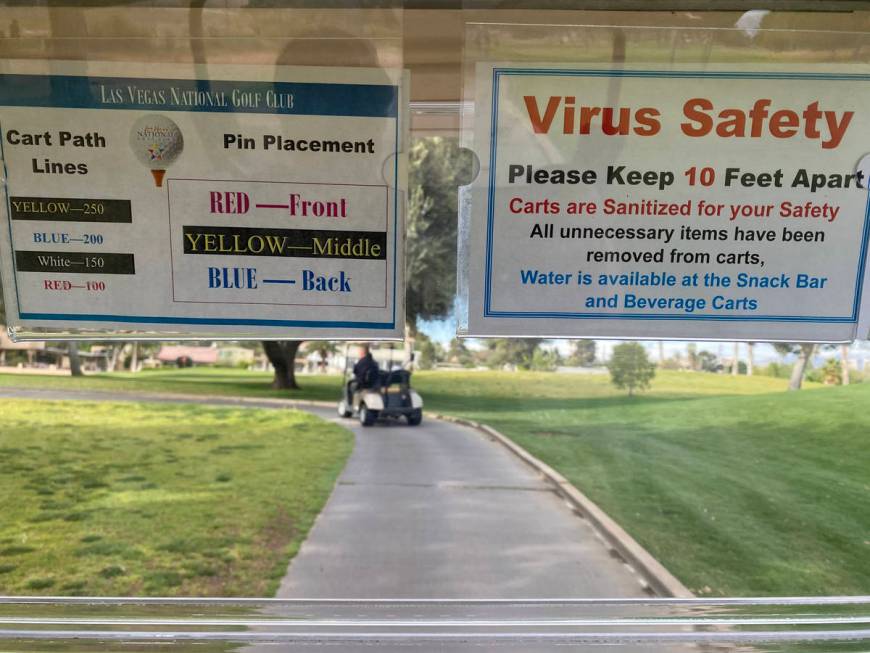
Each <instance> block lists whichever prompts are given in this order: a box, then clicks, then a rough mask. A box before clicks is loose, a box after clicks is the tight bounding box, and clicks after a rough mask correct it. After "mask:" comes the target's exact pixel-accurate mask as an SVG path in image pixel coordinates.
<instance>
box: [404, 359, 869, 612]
mask: <svg viewBox="0 0 870 653" xmlns="http://www.w3.org/2000/svg"><path fill="white" fill-rule="evenodd" d="M451 377H452V378H451ZM420 385H423V384H420ZM425 385H427V386H429V392H428V393H425V392H424V396H425V397H426V398H427V399H428V400H430V403H429V405H430V406H432V405H433V404H436V405H437V407H438V408H439V409H440V410H443V411H444V412H448V413H453V414H461V415H465V416H467V417H470V418H472V419H476V420H480V421H483V422H486V423H488V424H491V425H492V426H494V427H495V428H497V429H499V430H501V431H502V432H504V433H505V434H507V435H509V436H510V437H512V438H513V439H514V440H516V441H517V442H518V443H520V444H521V445H522V446H523V447H525V448H526V449H528V450H529V451H530V452H531V453H533V454H534V455H536V456H538V457H539V458H541V459H542V460H544V461H545V462H547V463H548V464H550V465H552V466H553V467H554V468H556V469H557V470H559V471H560V472H561V473H562V474H564V475H565V476H566V477H567V478H568V479H569V480H571V482H572V483H574V484H575V485H576V486H577V487H578V488H580V489H581V490H583V491H584V492H585V493H587V495H588V496H589V497H590V498H591V499H593V500H594V501H595V502H597V503H598V504H599V505H600V506H601V507H602V508H604V510H605V511H606V512H608V513H609V514H610V515H611V516H612V517H614V518H615V519H616V520H617V521H618V522H619V523H620V524H621V525H622V526H624V527H625V528H626V530H628V531H629V532H630V533H631V534H632V535H633V536H634V537H635V538H636V539H638V540H639V541H640V542H641V544H643V545H644V546H645V547H647V548H648V549H649V550H650V551H651V552H652V553H653V555H655V556H656V557H657V558H658V559H659V560H660V561H661V562H663V563H664V565H665V566H666V567H667V568H668V569H670V570H671V571H672V572H673V573H674V574H676V575H677V577H679V578H680V579H681V580H682V581H683V582H684V583H686V585H687V586H688V587H689V588H690V589H692V590H693V591H695V592H696V593H698V594H704V595H723V596H726V595H808V594H870V411H868V410H867V406H868V405H870V384H863V385H854V386H850V387H845V388H843V387H816V388H809V389H804V390H802V391H800V392H797V393H788V392H785V391H784V390H785V382H783V381H780V380H776V379H770V378H765V377H753V378H746V377H737V378H732V377H729V376H723V375H713V374H703V373H694V374H693V373H677V372H660V373H659V374H658V376H657V377H656V379H655V380H654V381H653V389H652V391H650V392H648V393H645V394H643V395H641V396H636V397H632V398H629V397H627V396H625V394H624V393H617V392H616V391H614V390H613V389H612V388H611V387H610V386H609V385H608V382H607V377H606V376H599V377H591V376H584V377H578V376H573V377H572V376H570V375H553V374H532V373H528V374H514V375H505V374H490V373H483V374H481V375H479V376H477V375H468V378H467V379H466V378H465V377H459V376H454V375H452V374H445V375H438V376H436V375H432V377H431V378H430V377H427V378H426V384H425Z"/></svg>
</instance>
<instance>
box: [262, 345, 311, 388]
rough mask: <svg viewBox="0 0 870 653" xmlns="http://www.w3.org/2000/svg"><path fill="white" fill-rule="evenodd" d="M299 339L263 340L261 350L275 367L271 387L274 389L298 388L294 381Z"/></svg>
mask: <svg viewBox="0 0 870 653" xmlns="http://www.w3.org/2000/svg"><path fill="white" fill-rule="evenodd" d="M301 344H302V341H301V340H264V341H263V351H264V352H265V354H266V358H268V359H269V362H270V363H272V367H273V368H274V369H275V377H274V378H273V379H272V387H273V388H275V389H276V390H298V389H299V385H298V384H297V383H296V352H298V351H299V346H300V345H301Z"/></svg>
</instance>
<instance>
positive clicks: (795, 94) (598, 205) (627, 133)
mask: <svg viewBox="0 0 870 653" xmlns="http://www.w3.org/2000/svg"><path fill="white" fill-rule="evenodd" d="M477 75H478V88H477V95H476V108H475V123H474V125H475V128H474V147H475V150H476V151H477V153H478V155H479V156H480V157H481V164H482V165H481V170H482V172H481V175H480V176H479V177H478V180H477V182H476V185H475V186H474V188H473V189H472V202H471V216H470V218H471V229H470V245H469V249H468V251H469V252H470V256H469V261H468V292H469V295H468V297H469V303H468V309H469V310H468V332H467V335H474V336H499V335H528V336H553V337H559V336H562V337H565V336H567V337H572V336H574V337H615V338H652V339H663V338H702V339H738V340H788V341H845V340H852V339H854V337H855V331H856V327H857V324H858V320H859V317H860V308H861V298H862V290H863V286H864V277H865V261H866V257H867V244H868V234H870V203H868V192H867V189H866V186H867V181H868V180H867V179H866V177H865V174H864V172H863V171H862V170H860V169H859V168H857V167H856V166H857V164H858V161H859V160H860V159H861V158H862V157H863V156H864V155H865V154H867V153H868V151H870V141H868V140H867V139H866V136H865V135H866V134H867V133H870V111H867V110H866V107H867V106H870V74H864V73H861V72H856V71H848V72H844V71H842V70H837V71H834V70H830V69H825V70H822V69H809V70H803V71H801V72H795V71H793V70H789V71H780V70H773V69H760V68H758V67H752V68H750V67H747V66H732V67H728V68H721V69H705V70H703V71H700V70H689V69H679V70H655V69H652V68H649V69H617V70H611V69H594V68H591V69H579V70H578V69H569V68H562V67H556V66H554V67H543V68H542V67H522V66H511V65H504V66H497V65H488V66H485V65H481V66H479V67H478V70H477Z"/></svg>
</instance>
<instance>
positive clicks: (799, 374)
mask: <svg viewBox="0 0 870 653" xmlns="http://www.w3.org/2000/svg"><path fill="white" fill-rule="evenodd" d="M815 350H816V346H815V345H812V344H803V345H801V350H800V353H799V354H798V359H797V361H795V364H794V367H793V368H792V370H791V379H790V380H789V382H788V389H789V390H800V389H801V385H802V384H803V382H804V374H805V373H806V371H807V365H808V364H809V362H810V359H811V358H812V357H813V352H814V351H815Z"/></svg>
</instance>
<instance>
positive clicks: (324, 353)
mask: <svg viewBox="0 0 870 653" xmlns="http://www.w3.org/2000/svg"><path fill="white" fill-rule="evenodd" d="M314 351H316V352H317V355H318V356H319V357H320V363H319V365H320V371H321V372H325V371H326V363H327V361H328V360H329V357H330V355H332V354H334V353H336V352H337V351H338V345H337V344H336V343H334V342H332V341H331V340H318V341H317V342H316V343H315V344H314Z"/></svg>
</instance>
